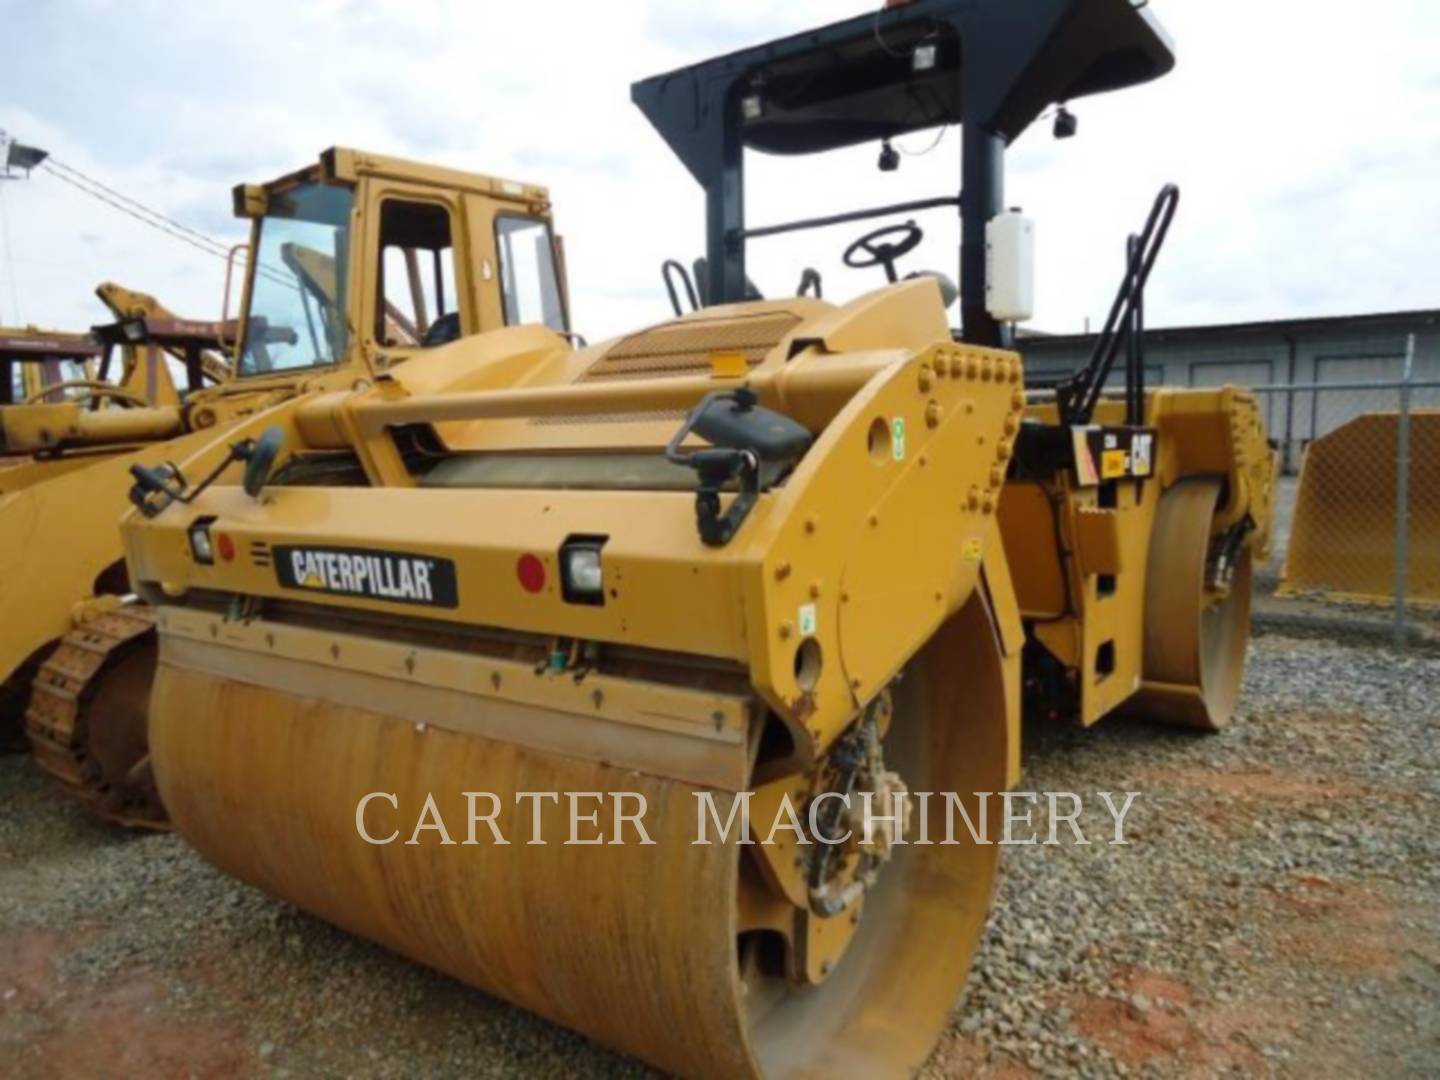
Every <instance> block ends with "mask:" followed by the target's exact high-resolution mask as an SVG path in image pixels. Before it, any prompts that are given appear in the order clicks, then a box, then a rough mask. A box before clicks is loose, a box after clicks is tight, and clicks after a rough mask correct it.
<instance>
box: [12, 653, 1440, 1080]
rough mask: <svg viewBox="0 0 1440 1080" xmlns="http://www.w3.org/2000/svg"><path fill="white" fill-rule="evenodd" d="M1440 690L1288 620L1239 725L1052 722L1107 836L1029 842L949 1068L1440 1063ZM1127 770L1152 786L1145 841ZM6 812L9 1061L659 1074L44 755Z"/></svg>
mask: <svg viewBox="0 0 1440 1080" xmlns="http://www.w3.org/2000/svg"><path fill="white" fill-rule="evenodd" d="M1436 687H1440V659H1435V658H1431V657H1426V656H1421V655H1416V654H1410V655H1406V656H1400V655H1396V654H1394V653H1390V652H1387V651H1383V650H1377V649H1374V648H1370V647H1360V646H1354V645H1345V644H1341V643H1337V642H1332V641H1327V640H1318V639H1311V638H1304V639H1302V638H1292V637H1282V636H1267V637H1261V638H1259V639H1257V641H1256V643H1255V647H1254V651H1253V653H1252V659H1251V665H1250V672H1249V676H1248V678H1247V683H1246V693H1245V699H1244V704H1243V706H1242V713H1243V717H1242V719H1241V721H1240V722H1239V723H1238V725H1237V726H1236V727H1235V728H1234V729H1233V730H1232V731H1230V732H1228V733H1226V734H1225V735H1223V736H1220V737H1216V738H1206V737H1200V736H1194V735H1189V734H1186V733H1180V732H1175V731H1172V730H1168V729H1164V728H1159V727H1152V726H1148V725H1145V724H1139V723H1128V722H1122V721H1111V722H1108V723H1105V724H1102V725H1100V727H1099V728H1097V729H1096V730H1093V731H1089V732H1084V731H1074V730H1066V729H1057V728H1048V729H1041V730H1036V731H1032V732H1028V733H1027V739H1028V744H1029V745H1028V749H1027V755H1026V776H1025V778H1024V781H1023V783H1022V786H1023V787H1025V788H1027V789H1031V790H1038V791H1045V790H1070V791H1075V792H1077V793H1080V794H1081V795H1084V796H1086V797H1087V812H1086V814H1085V816H1084V817H1083V818H1082V819H1081V825H1082V827H1083V828H1084V830H1085V831H1086V833H1087V834H1088V835H1089V836H1090V837H1091V838H1092V839H1094V840H1096V841H1097V842H1096V843H1092V844H1091V845H1089V846H1083V847H1082V846H1079V845H1076V844H1074V843H1064V844H1061V845H1058V846H1053V847H1052V846H1036V847H1019V848H1011V849H1009V850H1008V851H1007V852H1006V853H1005V856H1006V857H1005V860H1004V869H1003V877H1002V881H1001V884H1000V888H999V893H998V896H997V898H996V904H995V910H994V914H993V916H992V919H991V923H990V927H989V930H988V931H987V933H986V936H985V940H984V943H983V946H982V948H981V951H980V954H979V956H978V958H977V962H976V967H975V971H974V973H973V974H972V977H971V980H970V984H969V987H968V989H967V990H966V992H965V995H964V996H963V998H962V1000H961V1001H960V1002H959V1004H958V1006H957V1008H956V1010H955V1013H954V1017H953V1021H952V1024H951V1026H950V1028H949V1030H948V1031H947V1032H946V1034H945V1036H944V1037H943V1038H942V1040H941V1042H940V1044H939V1046H938V1047H937V1048H936V1051H935V1053H934V1055H933V1057H932V1058H931V1060H930V1062H929V1064H928V1065H927V1067H926V1074H927V1075H932V1076H942V1075H974V1074H979V1075H982V1076H992V1077H1024V1076H1029V1075H1050V1076H1068V1075H1075V1074H1083V1075H1090V1076H1112V1075H1129V1076H1157V1077H1169V1076H1209V1075H1214V1074H1217V1073H1223V1072H1238V1073H1244V1074H1250V1075H1255V1074H1259V1075H1267V1074H1268V1075H1281V1076H1313V1075H1324V1076H1357V1077H1358V1076H1376V1075H1385V1076H1417V1077H1418V1076H1433V1075H1436V1073H1437V1072H1440V891H1437V886H1440V832H1437V831H1436V829H1435V822H1436V821H1440V813H1437V811H1440V783H1437V779H1436V777H1437V774H1436V771H1435V767H1436V757H1435V752H1434V746H1435V742H1434V740H1435V737H1436V733H1435V728H1436V726H1437V721H1440V706H1437V704H1436V703H1435V701H1434V698H1433V695H1434V692H1435V688H1436ZM1098 791H1111V792H1117V793H1118V792H1125V791H1139V792H1140V793H1141V794H1140V796H1139V797H1138V799H1137V801H1136V802H1135V804H1134V807H1133V809H1132V810H1131V812H1130V814H1129V816H1128V817H1127V819H1126V826H1127V829H1126V833H1127V838H1128V839H1129V840H1130V841H1131V843H1130V845H1129V846H1125V847H1113V846H1110V845H1108V844H1105V843H1100V842H1098V841H1099V840H1101V839H1103V838H1105V837H1107V836H1108V834H1109V826H1108V821H1109V818H1108V815H1107V814H1106V813H1105V812H1104V810H1103V807H1101V806H1099V805H1098V804H1097V803H1096V801H1095V799H1094V798H1093V795H1094V793H1095V792H1098ZM0 808H3V809H0V1074H6V1073H8V1074H13V1075H17V1076H24V1077H31V1076H35V1077H44V1076H98V1075H106V1076H139V1075H146V1076H150V1075H158V1076H216V1077H231V1076H250V1075H262V1076H294V1077H299V1076H306V1077H308V1076H379V1077H388V1076H395V1077H400V1076H405V1077H410V1076H421V1075H424V1076H507V1077H510V1076H575V1075H586V1076H621V1075H639V1074H642V1073H643V1070H641V1069H639V1068H638V1067H637V1066H635V1065H634V1064H633V1063H631V1062H628V1061H626V1060H624V1059H621V1058H617V1057H616V1056H614V1055H612V1054H609V1053H607V1052H606V1051H604V1050H601V1049H598V1048H596V1047H594V1046H592V1045H591V1044H589V1043H588V1042H586V1041H585V1040H584V1039H582V1038H580V1037H578V1036H575V1035H572V1034H570V1033H568V1032H566V1031H563V1030H560V1029H558V1028H556V1027H553V1026H552V1025H549V1024H547V1023H545V1022H543V1021H541V1020H537V1019H535V1018H533V1017H530V1016H527V1015H526V1014H524V1013H522V1012H519V1011H517V1010H515V1009H512V1008H510V1007H508V1006H506V1005H504V1004H501V1003H499V1002H497V1001H494V1000H492V999H489V998H487V997H485V996H483V995H481V994H478V993H476V992H473V991H470V990H468V989H466V988H465V987H462V986H460V985H458V984H456V983H454V982H452V981H450V980H448V979H445V978H443V977H441V976H438V975H435V974H433V973H431V972H428V971H426V970H423V969H421V968H418V967H416V966H413V965H411V964H408V963H406V962H404V961H402V960H399V959H397V958H395V957H393V956H390V955H389V954H387V953H385V952H383V951H382V950H380V949H379V948H376V947H374V946H371V945H368V944H366V943H364V942H361V941H358V940H356V939H354V938H351V937H349V936H347V935H345V934H343V933H341V932H340V931H337V930H334V929H332V928H331V927H329V926H326V925H325V924H323V923H320V922H317V921H316V920H314V919H311V918H309V917H307V916H305V915H303V914H301V913H299V912H298V911H296V910H294V909H293V908H290V907H288V906H286V905H284V904H281V903H278V902H276V901H273V900H271V899H269V898H268V897H265V896H263V895H261V894H259V893H257V892H255V891H253V890H251V889H249V888H247V887H244V886H241V885H239V884H236V883H234V882H231V881H229V880H227V879H225V878H222V877H221V876H220V875H219V874H217V873H216V872H214V871H212V870H211V869H209V868H208V867H207V866H205V865H204V864H203V863H201V862H200V861H199V859H198V858H196V857H195V856H193V855H192V854H191V853H190V852H189V851H188V849H187V848H186V847H185V846H184V844H183V843H182V842H181V841H180V840H179V839H177V838H175V837H173V836H141V837H132V836H124V835H121V834H118V833H116V832H114V831H112V830H110V829H108V828H105V827H103V826H100V825H98V824H95V823H93V822H92V821H91V820H90V819H89V818H88V817H87V816H86V815H85V814H84V813H83V812H82V811H81V810H80V809H79V808H77V807H73V806H71V805H69V804H67V803H65V802H64V801H61V800H60V799H58V798H57V797H55V795H54V794H53V793H52V791H51V790H50V788H49V786H48V785H47V783H46V782H45V781H44V780H43V779H42V778H41V777H40V776H39V775H38V774H37V773H36V771H35V770H34V768H33V766H32V765H31V763H30V762H29V761H28V760H26V759H25V758H23V757H15V756H12V757H5V758H0ZM1043 831H1044V830H1043V826H1042V832H1043ZM1061 835H1062V837H1063V836H1064V835H1065V834H1064V833H1063V832H1062V834H1061Z"/></svg>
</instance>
